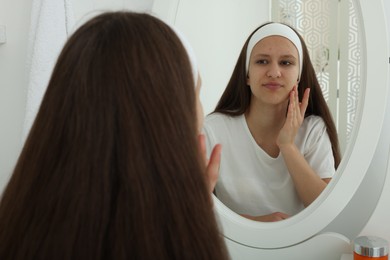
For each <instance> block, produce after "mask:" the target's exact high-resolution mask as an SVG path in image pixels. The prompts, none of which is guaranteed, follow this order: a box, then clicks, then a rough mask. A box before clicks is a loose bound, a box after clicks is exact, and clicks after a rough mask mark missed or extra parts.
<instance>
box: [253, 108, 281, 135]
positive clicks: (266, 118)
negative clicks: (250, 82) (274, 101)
mask: <svg viewBox="0 0 390 260" xmlns="http://www.w3.org/2000/svg"><path fill="white" fill-rule="evenodd" d="M287 106H288V104H287V102H286V104H281V105H264V104H257V105H254V104H253V105H252V104H251V105H250V107H249V108H248V110H247V112H246V113H245V119H246V121H247V124H248V126H249V128H250V130H251V131H255V132H257V133H262V132H264V133H270V132H271V133H272V132H275V131H276V132H279V130H280V129H281V128H282V127H283V125H284V122H285V120H286V113H287Z"/></svg>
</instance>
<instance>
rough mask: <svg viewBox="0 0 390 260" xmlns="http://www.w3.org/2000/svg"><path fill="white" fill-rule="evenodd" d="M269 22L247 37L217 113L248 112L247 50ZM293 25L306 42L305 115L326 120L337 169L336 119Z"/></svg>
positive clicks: (302, 82)
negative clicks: (308, 93)
mask: <svg viewBox="0 0 390 260" xmlns="http://www.w3.org/2000/svg"><path fill="white" fill-rule="evenodd" d="M266 24H269V23H265V24H263V25H261V26H259V27H258V28H256V29H255V30H254V31H253V32H252V33H251V35H250V36H249V37H248V39H247V40H246V42H245V44H244V46H243V48H242V50H241V52H240V55H239V57H238V60H237V63H236V66H235V68H234V70H233V73H232V76H231V78H230V80H229V82H228V84H227V87H226V89H225V91H224V92H223V94H222V96H221V98H220V100H219V101H218V104H217V106H216V108H215V110H214V111H213V113H215V112H219V113H223V114H226V115H230V116H238V115H242V114H244V113H245V112H246V111H247V109H248V107H249V104H250V99H251V90H250V88H248V86H247V81H246V77H247V76H246V75H247V73H246V71H245V60H246V49H247V46H248V43H249V40H250V39H251V37H252V35H253V34H254V33H255V32H256V31H257V30H258V29H260V28H261V27H263V26H264V25H266ZM287 26H288V25H287ZM289 27H290V28H291V29H293V30H294V31H295V33H296V34H297V35H298V36H299V38H300V40H301V43H302V51H303V64H302V74H301V77H300V81H299V84H298V96H299V99H300V100H302V97H303V93H304V92H305V89H306V88H310V97H309V104H308V107H307V109H306V113H305V117H307V116H309V115H317V116H320V117H321V118H322V119H323V120H324V122H325V125H326V128H327V133H328V135H329V138H330V142H331V144H332V152H333V157H334V161H335V168H337V167H338V165H339V164H340V160H341V153H340V148H339V141H338V136H337V130H336V126H335V124H334V121H333V118H332V114H331V113H330V110H329V108H328V105H327V104H326V101H325V99H324V96H323V94H322V90H321V86H320V84H319V82H318V79H317V76H316V73H315V70H314V67H313V64H312V62H311V60H310V56H309V52H308V50H307V46H306V44H305V41H304V40H303V38H302V36H301V35H300V34H299V33H298V32H297V31H296V30H295V29H294V28H292V27H291V26H289Z"/></svg>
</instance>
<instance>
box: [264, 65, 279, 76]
mask: <svg viewBox="0 0 390 260" xmlns="http://www.w3.org/2000/svg"><path fill="white" fill-rule="evenodd" d="M280 76H281V73H280V69H279V66H278V64H270V66H269V69H268V71H267V77H270V78H280Z"/></svg>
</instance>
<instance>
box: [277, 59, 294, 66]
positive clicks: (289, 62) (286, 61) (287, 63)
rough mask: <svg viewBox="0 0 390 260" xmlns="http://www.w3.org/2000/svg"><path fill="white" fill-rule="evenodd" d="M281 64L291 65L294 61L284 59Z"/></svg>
mask: <svg viewBox="0 0 390 260" xmlns="http://www.w3.org/2000/svg"><path fill="white" fill-rule="evenodd" d="M280 64H282V65H285V66H288V65H291V64H293V63H292V62H291V61H288V60H284V61H281V62H280Z"/></svg>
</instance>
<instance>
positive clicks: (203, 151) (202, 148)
mask: <svg viewBox="0 0 390 260" xmlns="http://www.w3.org/2000/svg"><path fill="white" fill-rule="evenodd" d="M198 143H199V150H200V152H201V156H202V158H203V161H204V163H205V165H206V166H207V152H206V139H205V136H204V134H199V135H198Z"/></svg>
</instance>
